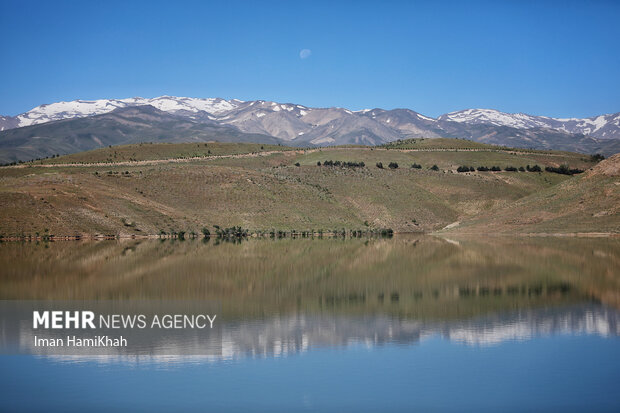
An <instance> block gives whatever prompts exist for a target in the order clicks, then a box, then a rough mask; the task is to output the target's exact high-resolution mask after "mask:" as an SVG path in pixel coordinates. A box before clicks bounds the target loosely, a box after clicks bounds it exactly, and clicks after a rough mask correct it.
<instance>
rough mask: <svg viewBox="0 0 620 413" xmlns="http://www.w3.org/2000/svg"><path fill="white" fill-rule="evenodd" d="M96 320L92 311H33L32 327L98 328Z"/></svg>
mask: <svg viewBox="0 0 620 413" xmlns="http://www.w3.org/2000/svg"><path fill="white" fill-rule="evenodd" d="M72 313H73V314H72ZM94 320H95V313H93V312H92V311H33V317H32V328H35V329H37V328H39V327H40V326H42V327H43V328H47V329H49V328H52V329H62V328H67V329H68V328H96V327H95V323H94ZM50 324H51V327H50Z"/></svg>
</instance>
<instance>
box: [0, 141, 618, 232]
mask: <svg viewBox="0 0 620 413" xmlns="http://www.w3.org/2000/svg"><path fill="white" fill-rule="evenodd" d="M326 161H332V162H335V161H338V162H339V163H338V164H336V165H331V163H330V162H327V164H326ZM362 162H363V166H362V164H361V163H362ZM319 163H320V165H319ZM377 163H381V164H382V165H384V167H383V168H379V167H377V166H376V164H377ZM389 164H393V166H394V164H398V168H392V167H388V165H389ZM414 164H415V165H419V166H420V167H419V168H414V167H412V165H414ZM562 164H566V165H569V166H570V167H571V168H579V169H588V168H590V167H592V166H593V165H595V161H594V160H592V159H591V158H590V157H589V156H584V155H581V154H576V153H569V152H555V151H546V152H543V151H534V150H516V149H510V148H503V147H497V146H494V145H488V144H481V143H475V142H471V141H467V140H462V139H443V138H438V139H415V140H408V141H399V142H393V143H390V144H387V145H383V146H379V147H374V146H346V147H342V146H339V147H327V148H306V149H301V148H290V147H281V146H277V145H261V144H246V143H217V142H216V143H204V142H196V143H182V144H162V143H160V144H157V143H154V144H133V145H124V146H113V147H104V148H100V149H97V150H94V151H89V152H82V153H78V154H73V155H68V156H61V157H59V158H54V159H46V160H41V161H37V162H31V163H26V164H22V165H18V166H12V167H2V168H0V209H1V210H2V214H0V234H1V235H3V236H5V237H8V236H20V235H27V234H30V235H34V234H36V233H39V234H53V235H58V236H60V235H75V234H82V235H84V236H94V235H112V236H143V235H156V234H159V233H160V232H161V231H164V232H166V233H171V232H175V231H186V232H188V233H189V232H191V231H194V232H200V229H201V228H202V227H205V226H206V227H208V228H210V229H211V231H212V232H213V231H214V228H215V225H218V226H220V227H229V226H241V227H244V228H248V229H250V230H256V231H269V230H272V229H281V230H288V231H290V230H292V229H296V230H304V231H305V230H315V231H318V230H325V231H332V230H340V229H342V228H346V229H380V228H388V227H389V228H392V229H394V230H395V231H397V232H432V231H437V230H440V229H442V228H444V227H446V226H448V225H449V224H452V223H454V222H457V221H459V222H467V221H468V220H470V219H474V218H475V217H476V216H479V215H480V214H484V215H485V216H487V215H488V216H493V215H494V214H495V213H496V212H497V211H500V212H502V211H505V210H508V209H509V208H510V207H511V206H512V205H514V204H517V203H518V202H521V201H520V200H521V199H525V198H527V197H528V196H530V197H532V196H536V194H538V193H543V192H544V191H551V192H552V191H554V190H556V189H554V188H557V185H558V184H560V185H569V186H570V185H573V182H579V180H582V179H584V178H581V177H579V178H577V177H571V176H568V175H562V174H558V173H551V172H544V171H543V172H519V171H518V170H517V171H514V172H509V171H506V170H505V168H506V167H508V166H513V167H516V168H518V167H523V168H525V167H526V166H527V165H539V166H540V167H542V168H543V169H544V167H546V166H550V167H557V166H559V165H562ZM462 165H469V166H487V167H491V166H498V167H500V168H501V169H502V170H501V171H499V172H491V171H485V172H478V171H476V172H466V173H458V172H457V168H458V167H459V166H462ZM433 166H436V168H431V167H433ZM611 180H612V181H613V180H615V181H617V177H612V179H611ZM593 182H594V181H593ZM595 185H598V181H596V182H595ZM597 196H598V195H597ZM614 196H615V195H614ZM616 201H617V198H616ZM616 203H617V202H616ZM609 219H614V217H612V218H609ZM616 219H617V216H616ZM594 223H595V224H597V223H598V224H600V227H589V228H588V231H589V232H592V231H595V230H596V231H603V230H605V229H606V228H608V227H609V224H610V221H609V220H601V221H595V222H594ZM603 224H604V225H603ZM575 225H578V223H573V224H570V225H567V226H566V230H569V229H570V228H573V227H575ZM610 228H611V229H610V230H615V228H616V227H614V226H611V227H610Z"/></svg>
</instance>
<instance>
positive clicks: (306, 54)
mask: <svg viewBox="0 0 620 413" xmlns="http://www.w3.org/2000/svg"><path fill="white" fill-rule="evenodd" d="M311 54H312V50H310V49H301V51H300V52H299V57H300V58H302V59H307V58H309V57H310V55H311Z"/></svg>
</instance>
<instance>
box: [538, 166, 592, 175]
mask: <svg viewBox="0 0 620 413" xmlns="http://www.w3.org/2000/svg"><path fill="white" fill-rule="evenodd" d="M545 171H547V172H553V173H556V174H562V175H575V174H580V173H582V172H583V169H577V168H572V169H571V168H569V167H568V165H560V166H559V167H558V168H556V167H553V166H547V167H545Z"/></svg>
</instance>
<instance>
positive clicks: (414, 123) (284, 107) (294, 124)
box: [0, 96, 620, 161]
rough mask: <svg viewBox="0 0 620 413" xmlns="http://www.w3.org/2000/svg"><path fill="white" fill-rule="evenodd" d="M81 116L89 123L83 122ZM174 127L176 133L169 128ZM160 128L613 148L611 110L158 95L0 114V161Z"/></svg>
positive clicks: (335, 141) (180, 136) (240, 136)
mask: <svg viewBox="0 0 620 413" xmlns="http://www.w3.org/2000/svg"><path fill="white" fill-rule="evenodd" d="M132 108H133V109H135V110H130V109H132ZM148 108H150V109H148ZM132 116H133V117H136V118H135V119H134V120H137V119H141V120H140V121H139V122H138V123H140V127H139V128H138V129H135V128H134V129H131V127H129V126H128V125H133V126H132V127H135V125H136V123H135V122H132V121H131V120H130V119H132V118H131V117H132ZM121 118H122V119H121ZM147 118H148V119H149V121H146V120H145V119H147ZM86 119H91V120H92V122H90V123H89V122H86V123H85V122H84V121H82V120H86ZM78 120H80V121H79V122H77V121H78ZM164 120H165V122H164ZM59 122H62V123H59ZM72 122H73V123H72ZM76 122H77V123H76ZM175 122H176V123H179V125H181V124H182V125H183V127H174V126H173V125H174V124H175ZM112 125H116V126H115V127H113V126H112ZM154 125H157V126H154ZM128 128H129V129H128ZM161 128H164V129H161ZM217 128H219V129H217ZM164 130H165V134H164V135H165V136H166V138H165V139H169V141H171V142H178V141H186V140H188V139H189V140H201V139H202V140H204V139H209V140H219V139H221V140H238V141H250V140H256V139H260V140H261V141H264V142H265V143H267V142H268V141H269V142H274V141H277V142H280V143H282V144H286V145H294V146H324V145H339V144H366V145H378V144H383V143H386V142H391V141H394V140H397V139H406V138H421V137H424V138H435V137H452V138H463V139H470V140H474V141H478V142H485V143H492V144H499V145H508V146H513V147H527V148H535V149H559V150H570V151H578V152H583V153H597V152H601V153H605V154H607V155H609V154H612V153H616V152H619V151H620V113H615V114H608V115H600V116H595V117H592V118H585V119H556V118H549V117H544V116H533V115H526V114H522V113H516V114H511V113H503V112H499V111H497V110H492V109H467V110H462V111H457V112H451V113H447V114H445V115H441V116H439V117H438V118H432V117H429V116H425V115H422V114H420V113H417V112H415V111H413V110H410V109H393V110H384V109H379V108H376V109H364V110H359V111H352V110H349V109H345V108H336V107H332V108H312V107H308V106H304V105H299V104H293V103H278V102H271V101H264V100H254V101H241V100H238V99H231V100H225V99H220V98H206V99H200V98H188V97H174V96H160V97H157V98H152V99H147V98H140V97H136V98H128V99H101V100H94V101H86V100H75V101H71V102H57V103H51V104H46V105H41V106H37V107H36V108H34V109H32V110H29V111H28V112H25V113H22V114H20V115H17V116H14V117H11V116H0V131H1V132H0V159H3V160H5V161H6V160H20V159H22V160H25V159H30V158H28V156H30V157H37V156H47V154H48V153H50V154H53V153H59V152H58V151H61V152H60V153H68V152H70V151H77V150H86V149H94V148H96V147H99V146H103V145H106V144H124V143H135V142H140V141H161V140H162V139H164V138H157V139H156V138H154V137H153V136H154V135H157V134H158V133H159V134H161V133H162V132H163V131H164ZM121 131H122V132H121ZM218 134H219V135H218ZM248 134H252V135H248ZM149 135H150V136H149ZM85 136H88V137H87V138H85ZM162 136H163V135H162ZM49 142H53V145H52V144H50V143H49ZM45 145H51V146H52V147H54V148H55V149H52V148H51V147H50V148H48V147H46V146H45Z"/></svg>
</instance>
